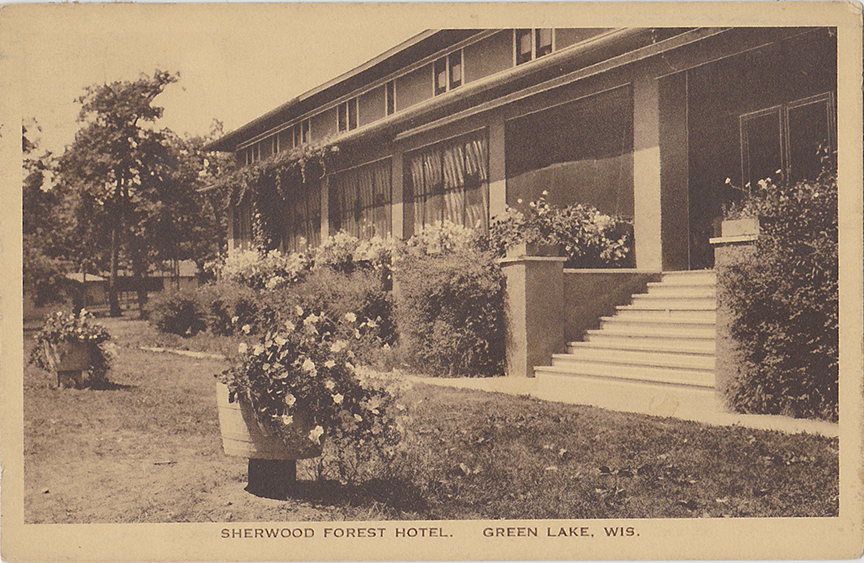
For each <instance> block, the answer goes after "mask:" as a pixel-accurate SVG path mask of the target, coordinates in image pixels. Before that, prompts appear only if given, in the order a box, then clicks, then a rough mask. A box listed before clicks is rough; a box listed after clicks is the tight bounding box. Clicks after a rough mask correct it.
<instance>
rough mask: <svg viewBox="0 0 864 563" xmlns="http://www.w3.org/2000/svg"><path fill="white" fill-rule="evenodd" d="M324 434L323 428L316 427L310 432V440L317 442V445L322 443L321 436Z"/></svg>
mask: <svg viewBox="0 0 864 563" xmlns="http://www.w3.org/2000/svg"><path fill="white" fill-rule="evenodd" d="M323 434H324V429H323V428H321V426H316V427H315V428H313V429H312V430H310V431H309V439H310V440H312V441H313V442H315V443H316V444H320V443H321V436H322V435H323Z"/></svg>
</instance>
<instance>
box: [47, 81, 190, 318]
mask: <svg viewBox="0 0 864 563" xmlns="http://www.w3.org/2000/svg"><path fill="white" fill-rule="evenodd" d="M177 79H178V76H177V75H175V74H171V73H169V72H164V71H159V70H157V71H156V72H155V73H154V74H153V76H152V77H150V76H142V77H141V78H139V79H138V80H135V81H132V82H112V83H110V84H102V85H96V86H91V87H88V88H87V89H86V90H85V93H84V95H82V96H81V97H80V98H79V99H78V102H79V103H80V104H81V111H80V113H79V116H78V121H79V122H81V123H82V124H83V125H82V127H81V129H80V130H79V131H78V133H77V134H76V135H75V140H74V142H73V143H72V144H71V145H70V146H69V147H68V148H67V149H66V151H65V153H64V154H63V156H62V157H61V158H60V160H59V163H58V175H59V179H60V181H61V183H62V184H63V185H64V186H65V187H66V189H68V190H69V192H70V194H72V195H73V198H72V199H73V200H74V204H73V205H74V208H75V210H76V213H75V215H76V217H77V218H78V225H79V235H80V236H82V237H84V238H82V239H80V240H82V241H84V242H85V244H84V248H91V249H95V250H96V251H97V252H96V254H99V251H103V252H104V248H105V246H106V243H107V247H108V252H107V254H108V256H107V261H108V271H109V275H108V299H109V305H110V314H111V316H119V315H120V302H119V299H118V293H117V273H118V267H119V263H120V259H121V255H120V253H121V249H125V250H126V253H125V254H126V256H125V257H126V259H127V260H128V261H129V262H130V263H131V267H132V271H133V275H134V276H135V278H136V279H137V280H138V287H139V288H141V284H140V280H141V279H142V277H143V276H144V275H145V274H146V272H147V268H148V266H149V264H150V261H149V258H150V257H151V255H152V253H151V252H150V249H149V247H148V246H147V243H148V242H149V240H148V239H149V237H143V238H142V237H141V234H142V233H141V229H147V221H146V219H147V218H148V217H149V216H150V214H151V213H152V212H153V205H158V204H157V203H154V202H155V201H158V198H159V197H161V196H164V193H165V191H164V190H166V189H170V188H167V187H165V184H166V180H167V179H168V178H169V176H170V166H171V160H172V159H171V150H170V146H169V145H170V143H169V141H168V138H169V136H170V132H168V131H165V130H158V129H156V128H155V127H154V124H155V122H156V121H157V120H158V119H159V118H161V117H162V113H163V109H162V108H161V107H158V106H155V105H154V100H155V98H156V97H157V96H158V95H159V94H161V93H162V91H163V90H164V89H165V87H166V86H168V85H169V84H172V83H174V82H176V81H177ZM142 223H143V224H142ZM151 240H152V239H151ZM100 259H101V260H104V259H105V257H104V255H103V256H97V260H100ZM145 295H146V294H145ZM139 304H141V305H142V306H143V303H141V301H140V300H139Z"/></svg>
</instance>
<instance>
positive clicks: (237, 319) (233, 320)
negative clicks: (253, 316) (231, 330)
mask: <svg viewBox="0 0 864 563" xmlns="http://www.w3.org/2000/svg"><path fill="white" fill-rule="evenodd" d="M239 320H240V317H238V316H237V315H234V316H233V317H231V324H232V325H233V324H237V321H239Z"/></svg>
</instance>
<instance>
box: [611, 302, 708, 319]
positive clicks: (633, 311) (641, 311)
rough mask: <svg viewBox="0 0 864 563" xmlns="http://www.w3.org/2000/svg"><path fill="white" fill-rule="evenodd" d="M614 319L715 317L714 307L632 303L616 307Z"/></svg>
mask: <svg viewBox="0 0 864 563" xmlns="http://www.w3.org/2000/svg"><path fill="white" fill-rule="evenodd" d="M616 309H617V310H618V312H617V313H616V314H615V318H616V319H623V320H639V319H641V320H645V321H653V320H672V321H685V322H686V321H697V322H704V323H713V322H714V321H715V319H716V318H717V312H716V311H715V310H714V309H659V308H648V307H644V306H643V305H642V304H641V303H638V304H636V303H634V304H633V305H622V306H620V307H617V308H616Z"/></svg>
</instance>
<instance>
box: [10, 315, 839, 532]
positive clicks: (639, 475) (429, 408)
mask: <svg viewBox="0 0 864 563" xmlns="http://www.w3.org/2000/svg"><path fill="white" fill-rule="evenodd" d="M105 324H106V326H107V327H108V328H109V331H111V333H112V334H113V335H114V336H115V340H116V341H117V343H118V345H119V347H120V352H119V357H118V359H117V360H116V362H115V364H114V366H113V368H112V371H111V372H110V373H109V378H110V380H111V381H112V383H113V385H111V386H110V387H109V388H108V389H106V390H98V391H97V390H89V389H84V390H73V389H63V390H57V389H53V388H52V387H51V386H50V383H51V381H52V378H51V377H50V376H49V375H48V374H47V373H45V372H43V371H41V370H38V369H36V368H35V367H33V366H27V367H26V368H25V372H24V441H25V442H24V445H25V451H24V458H25V459H24V461H25V466H24V468H25V520H26V521H27V522H29V523H37V522H79V523H84V522H174V521H179V522H207V521H215V522H230V521H284V520H292V521H301V520H344V519H348V520H379V519H390V518H402V519H471V518H490V519H495V518H513V519H516V518H526V519H527V518H572V519H577V518H629V517H669V518H679V517H699V516H711V517H724V516H728V517H764V516H784V517H790V516H833V515H836V514H837V513H838V496H839V483H838V472H839V468H838V457H837V448H838V442H837V440H836V439H833V440H832V439H827V438H821V437H815V436H808V435H786V434H782V433H778V432H767V431H757V430H748V429H743V428H725V427H709V426H705V425H702V424H698V423H692V422H685V421H679V420H674V419H660V418H654V417H648V416H642V415H633V414H622V413H614V412H609V411H604V410H602V409H596V408H592V407H580V406H573V405H562V404H556V403H546V402H542V401H537V400H533V399H529V398H524V397H512V396H506V395H499V394H490V393H483V392H472V391H462V390H455V389H448V388H439V387H434V386H426V385H419V384H418V385H415V386H414V387H412V388H411V389H409V390H408V391H407V392H406V393H405V396H404V397H403V402H404V403H405V405H406V406H407V413H408V417H409V418H408V426H407V428H408V432H407V437H406V441H405V443H404V448H403V451H402V453H401V455H400V456H399V457H398V458H397V459H396V460H395V462H393V463H392V464H391V466H390V471H389V475H388V477H387V478H386V479H383V480H377V481H369V482H366V483H361V484H359V485H354V486H349V485H342V484H339V483H338V482H336V481H334V480H326V479H324V480H321V481H317V482H312V481H309V480H306V481H304V482H302V483H301V486H300V487H299V488H298V490H297V492H296V494H295V495H294V496H293V497H292V498H291V499H288V500H273V499H264V498H259V497H255V496H253V495H250V494H249V493H247V492H245V491H244V490H243V487H244V485H245V472H246V460H244V459H240V458H231V457H228V456H225V455H224V454H223V453H222V451H221V443H220V435H219V425H218V420H217V415H216V406H215V396H214V395H215V394H214V383H213V381H214V378H213V374H215V373H217V372H220V371H221V370H222V369H224V367H225V362H224V361H222V360H214V359H197V358H190V357H183V356H177V355H173V354H166V353H162V354H160V353H154V352H145V351H141V350H139V349H138V347H139V346H140V345H148V346H169V345H173V344H174V343H173V341H171V340H170V338H165V337H163V336H161V335H158V334H156V333H154V331H153V330H152V329H151V328H150V327H148V326H147V325H146V324H145V323H141V322H136V321H129V320H106V321H105ZM196 339H197V340H196ZM27 340H28V341H29V340H32V339H27ZM179 344H181V345H184V344H185V347H186V348H199V349H202V350H205V351H211V352H213V351H218V350H221V349H223V348H230V347H234V346H235V345H236V344H235V341H233V340H231V339H220V338H213V337H208V336H206V335H204V336H201V337H195V339H188V340H185V341H182V342H179ZM26 346H27V347H29V346H30V344H29V342H28V343H27V344H26ZM235 349H236V348H235ZM27 352H29V349H27V350H25V353H27ZM315 466H316V462H315V461H308V462H305V463H304V464H303V469H304V470H303V471H301V477H302V476H303V475H305V476H307V479H308V475H309V474H310V471H312V469H314V468H315Z"/></svg>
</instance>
